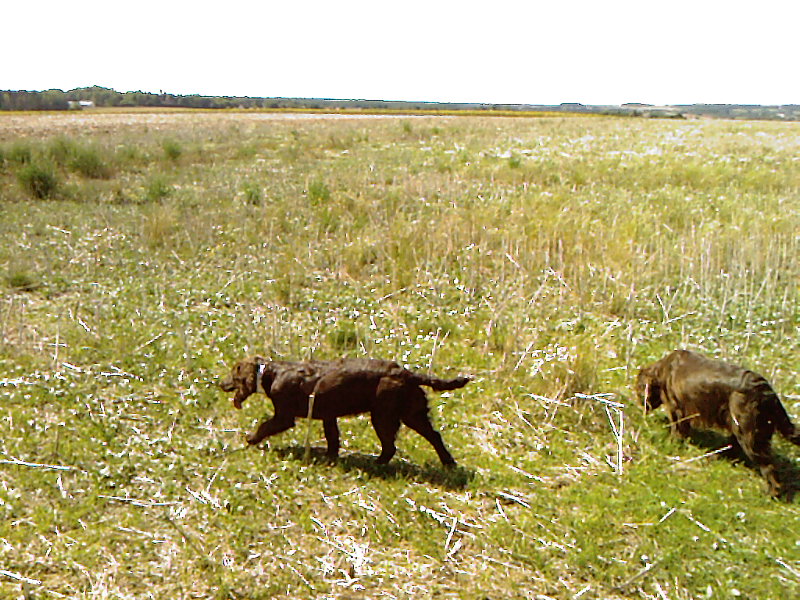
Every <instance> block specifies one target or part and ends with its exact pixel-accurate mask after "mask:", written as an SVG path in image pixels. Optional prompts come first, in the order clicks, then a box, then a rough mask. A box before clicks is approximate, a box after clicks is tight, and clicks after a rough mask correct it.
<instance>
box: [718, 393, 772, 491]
mask: <svg viewBox="0 0 800 600" xmlns="http://www.w3.org/2000/svg"><path fill="white" fill-rule="evenodd" d="M730 404H731V421H732V422H731V430H732V431H733V434H734V435H735V436H736V439H737V440H739V445H740V446H741V448H742V451H743V452H744V453H745V455H746V456H747V458H749V459H750V460H751V461H753V463H754V464H755V465H756V466H757V467H758V470H759V471H760V472H761V475H762V477H764V479H765V480H766V481H767V486H768V487H769V492H770V494H772V495H773V496H775V497H777V496H780V495H781V492H782V491H783V488H782V486H781V482H780V481H779V480H778V475H777V469H776V468H775V460H774V458H773V456H772V445H771V440H772V433H773V430H774V427H775V426H774V425H773V424H772V423H771V422H770V421H769V417H768V416H767V415H765V414H764V413H762V412H759V411H757V410H755V406H754V405H753V403H751V402H749V401H748V399H747V397H746V396H745V395H744V394H740V393H738V392H736V393H734V394H733V396H732V397H731V401H730Z"/></svg>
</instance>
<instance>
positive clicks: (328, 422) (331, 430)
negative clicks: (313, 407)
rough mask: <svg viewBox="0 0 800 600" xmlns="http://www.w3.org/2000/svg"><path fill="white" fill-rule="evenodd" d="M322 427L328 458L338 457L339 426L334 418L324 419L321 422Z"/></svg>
mask: <svg viewBox="0 0 800 600" xmlns="http://www.w3.org/2000/svg"><path fill="white" fill-rule="evenodd" d="M322 427H323V428H324V430H325V440H326V441H327V442H328V451H327V455H328V458H336V457H337V456H339V425H338V424H337V423H336V418H335V417H334V418H332V419H325V420H324V421H322Z"/></svg>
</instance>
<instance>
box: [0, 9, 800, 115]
mask: <svg viewBox="0 0 800 600" xmlns="http://www.w3.org/2000/svg"><path fill="white" fill-rule="evenodd" d="M799 30H800V1H798V0H791V1H788V0H762V1H761V2H747V3H745V2H735V1H733V0H727V1H720V0H691V1H689V0H673V1H669V2H651V1H649V0H605V1H604V0H572V1H569V0H548V1H539V0H530V1H527V2H523V1H504V0H483V1H481V2H473V1H472V0H461V1H457V2H456V1H450V0H445V1H437V0H427V1H421V0H402V1H399V2H388V1H381V0H371V1H362V0H336V1H334V0H329V1H327V2H321V1H319V0H279V1H273V0H262V1H260V2H247V1H243V0H226V1H219V0H218V1H216V2H205V3H202V2H201V1H198V0H193V1H192V2H186V1H183V0H178V1H170V0H160V1H158V2H156V1H153V0H138V1H133V2H110V1H108V0H59V1H51V0H38V1H31V2H22V1H21V2H16V1H14V2H6V3H4V6H3V8H2V11H0V89H29V90H42V89H48V88H57V89H63V90H68V89H72V88H75V87H83V86H89V85H101V86H104V87H110V88H114V89H116V90H118V91H131V90H143V91H148V92H158V91H159V90H164V91H166V92H170V93H175V94H203V95H230V96H265V97H273V96H285V97H309V98H367V99H383V100H415V101H420V100H424V101H449V102H491V103H532V104H558V103H561V102H582V103H585V104H621V103H624V102H646V103H650V104H691V103H701V102H708V103H731V104H733V103H737V104H800V76H798V73H799V72H800V34H799V33H798V31H799Z"/></svg>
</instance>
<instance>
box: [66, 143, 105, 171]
mask: <svg viewBox="0 0 800 600" xmlns="http://www.w3.org/2000/svg"><path fill="white" fill-rule="evenodd" d="M68 165H69V167H70V169H72V170H73V171H75V172H76V173H79V174H80V175H83V176H84V177H88V178H90V179H108V178H110V177H111V175H112V169H111V166H110V165H109V163H108V160H107V159H106V158H104V157H103V156H102V154H101V152H100V150H98V149H97V148H95V147H82V148H75V149H74V151H73V152H72V155H71V156H70V158H69V161H68Z"/></svg>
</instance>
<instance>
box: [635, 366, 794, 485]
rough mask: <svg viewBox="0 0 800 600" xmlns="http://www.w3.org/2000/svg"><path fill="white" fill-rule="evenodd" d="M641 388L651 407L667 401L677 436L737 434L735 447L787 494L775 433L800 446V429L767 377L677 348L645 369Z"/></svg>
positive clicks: (640, 391) (647, 406) (641, 379)
mask: <svg viewBox="0 0 800 600" xmlns="http://www.w3.org/2000/svg"><path fill="white" fill-rule="evenodd" d="M637 390H638V392H639V393H640V394H642V395H643V396H644V406H645V410H646V411H650V410H653V409H655V408H658V407H659V406H661V405H662V404H663V405H664V407H665V408H666V410H667V413H668V414H669V421H670V427H671V429H672V432H673V433H674V434H675V435H678V436H680V437H686V436H688V435H689V433H690V431H691V429H692V427H708V428H716V429H721V430H723V431H728V432H730V433H732V434H733V435H732V438H731V445H732V446H733V450H737V449H741V450H742V451H743V452H744V454H745V455H746V456H747V457H748V458H749V459H750V460H752V461H753V462H754V463H755V464H756V466H758V468H759V470H760V471H761V474H762V475H763V476H764V478H765V479H766V480H767V484H768V485H769V491H770V493H772V495H773V496H779V495H780V494H781V492H782V491H783V490H782V486H781V483H780V481H778V477H777V474H776V470H775V463H774V460H773V456H772V446H771V440H772V434H773V433H774V432H775V431H778V432H779V433H780V434H781V435H783V437H785V438H786V439H787V440H789V441H790V442H792V443H793V444H797V445H798V446H800V431H799V430H798V429H797V428H796V427H795V426H794V425H793V424H792V422H791V420H790V419H789V415H787V414H786V410H785V409H784V407H783V405H782V404H781V401H780V399H779V398H778V395H777V394H776V393H775V391H774V390H773V389H772V387H771V386H770V384H769V383H768V382H767V380H766V379H764V378H763V377H762V376H761V375H759V374H758V373H754V372H753V371H749V370H747V369H744V368H742V367H739V366H736V365H732V364H730V363H726V362H722V361H718V360H712V359H709V358H706V357H704V356H702V355H700V354H697V353H696V352H691V351H689V350H675V351H674V352H671V353H670V354H668V355H667V356H665V357H664V358H662V359H661V360H659V361H657V362H655V363H653V364H652V365H649V366H647V367H644V368H642V369H641V371H640V372H639V379H638V381H637Z"/></svg>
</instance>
